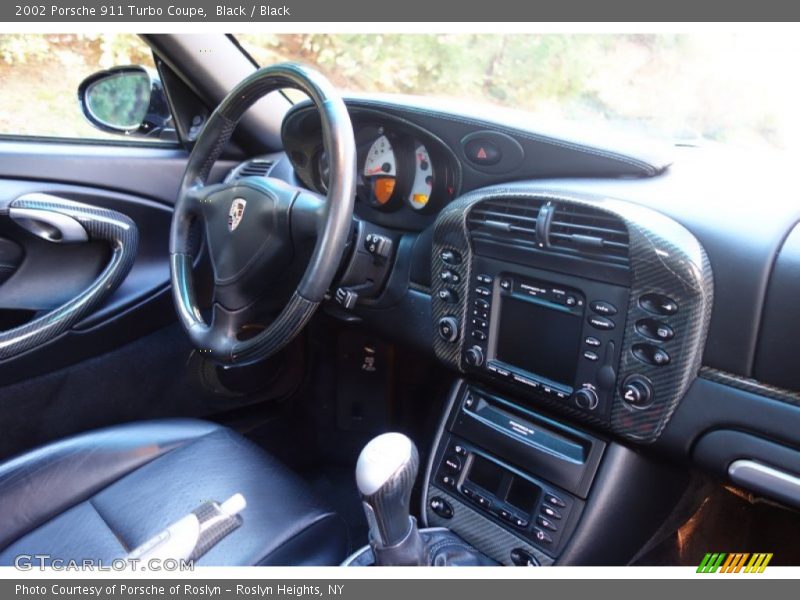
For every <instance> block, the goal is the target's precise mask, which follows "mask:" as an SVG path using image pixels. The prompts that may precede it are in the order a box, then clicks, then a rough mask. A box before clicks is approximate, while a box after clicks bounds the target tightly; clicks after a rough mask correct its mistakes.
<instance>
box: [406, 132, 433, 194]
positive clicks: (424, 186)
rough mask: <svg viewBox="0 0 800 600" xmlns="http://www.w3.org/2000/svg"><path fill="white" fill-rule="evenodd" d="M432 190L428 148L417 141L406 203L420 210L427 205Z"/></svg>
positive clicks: (431, 170)
mask: <svg viewBox="0 0 800 600" xmlns="http://www.w3.org/2000/svg"><path fill="white" fill-rule="evenodd" d="M432 190H433V166H432V165H431V157H430V155H429V154H428V149H427V148H426V147H425V146H424V145H423V144H420V143H417V145H416V148H415V149H414V183H413V184H412V186H411V191H410V192H409V194H408V203H409V205H410V206H411V208H413V209H414V210H422V209H423V208H425V207H426V206H427V205H428V202H429V201H430V199H431V191H432Z"/></svg>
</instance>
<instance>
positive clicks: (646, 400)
mask: <svg viewBox="0 0 800 600" xmlns="http://www.w3.org/2000/svg"><path fill="white" fill-rule="evenodd" d="M620 394H621V395H622V399H623V400H624V401H625V402H627V403H628V404H630V405H631V406H634V407H636V408H646V407H647V406H650V405H651V404H652V403H653V400H654V399H655V394H654V392H653V384H652V383H650V380H649V379H647V377H644V376H643V375H629V376H628V377H626V378H625V380H624V381H623V382H622V387H621V388H620Z"/></svg>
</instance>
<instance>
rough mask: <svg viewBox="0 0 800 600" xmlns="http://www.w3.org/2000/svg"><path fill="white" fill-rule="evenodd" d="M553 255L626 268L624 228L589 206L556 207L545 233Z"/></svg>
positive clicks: (614, 217) (625, 233)
mask: <svg viewBox="0 0 800 600" xmlns="http://www.w3.org/2000/svg"><path fill="white" fill-rule="evenodd" d="M548 240H549V247H550V250H552V251H553V252H558V253H564V254H570V255H575V254H578V255H580V256H583V257H585V258H587V259H590V260H594V261H600V262H608V263H613V264H620V265H627V264H628V250H629V245H630V243H629V239H628V228H627V227H626V226H625V223H624V222H623V221H622V220H621V219H619V218H618V217H616V216H614V215H612V214H610V213H606V212H603V211H601V210H599V209H597V208H594V207H593V206H586V205H583V204H566V203H559V204H558V205H556V208H555V211H554V212H553V219H552V221H551V223H550V230H549V233H548Z"/></svg>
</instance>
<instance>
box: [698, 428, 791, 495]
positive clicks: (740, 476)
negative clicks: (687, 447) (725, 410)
mask: <svg viewBox="0 0 800 600" xmlns="http://www.w3.org/2000/svg"><path fill="white" fill-rule="evenodd" d="M694 459H695V460H696V461H697V463H698V464H699V465H700V466H701V467H703V468H704V469H706V470H708V471H710V472H712V473H714V474H715V475H717V476H718V477H721V478H724V479H728V480H731V481H733V482H734V483H735V484H737V485H740V486H742V487H744V488H746V489H749V490H752V491H754V492H757V493H759V494H763V495H765V496H768V497H770V498H774V499H775V500H778V501H780V502H784V503H786V504H789V505H792V506H797V507H800V451H798V450H797V449H795V448H790V447H788V446H783V445H781V444H776V443H775V442H772V441H769V440H765V439H763V438H760V437H758V436H755V435H751V434H749V433H744V432H741V431H731V430H726V429H721V430H717V431H712V432H710V433H707V434H705V435H704V436H703V437H701V438H700V440H699V441H698V442H697V445H696V446H695V449H694Z"/></svg>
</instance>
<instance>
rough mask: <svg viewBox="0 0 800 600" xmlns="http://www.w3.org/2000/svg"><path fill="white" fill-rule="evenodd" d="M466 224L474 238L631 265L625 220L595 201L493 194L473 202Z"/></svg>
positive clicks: (608, 262)
mask: <svg viewBox="0 0 800 600" xmlns="http://www.w3.org/2000/svg"><path fill="white" fill-rule="evenodd" d="M467 227H468V228H469V230H470V235H471V237H472V239H473V240H474V241H482V242H488V243H490V244H500V245H504V246H513V247H515V248H521V249H530V250H538V251H540V252H549V253H552V254H561V255H565V256H572V257H574V258H579V259H583V260H592V261H597V262H602V263H606V264H615V265H620V266H627V265H628V247H629V241H628V230H627V227H626V226H625V223H624V222H623V221H622V220H621V219H620V218H618V217H616V216H614V215H613V214H611V213H607V212H605V211H603V210H599V209H597V208H594V207H592V206H587V205H583V204H572V203H568V202H560V201H548V200H544V199H538V198H492V199H488V200H484V201H482V202H479V203H477V204H476V205H475V206H474V207H473V208H472V210H471V211H470V213H469V216H468V218H467Z"/></svg>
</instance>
